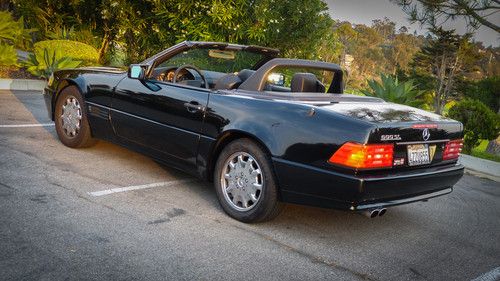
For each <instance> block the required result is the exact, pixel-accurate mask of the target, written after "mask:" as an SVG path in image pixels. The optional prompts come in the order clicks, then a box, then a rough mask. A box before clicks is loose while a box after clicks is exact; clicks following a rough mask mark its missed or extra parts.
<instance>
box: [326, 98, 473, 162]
mask: <svg viewBox="0 0 500 281" xmlns="http://www.w3.org/2000/svg"><path fill="white" fill-rule="evenodd" d="M318 106H319V107H321V108H322V109H326V110H330V111H334V112H337V113H340V114H342V115H346V116H349V117H353V118H356V119H360V120H363V121H366V122H370V123H373V124H375V125H376V126H375V127H374V129H373V130H372V131H371V132H370V134H369V136H368V139H367V144H385V143H392V144H394V152H393V166H392V168H393V169H394V168H397V169H414V168H419V167H428V166H435V165H441V164H445V163H452V162H456V161H457V159H456V158H452V159H446V158H447V157H444V158H443V156H444V153H445V151H446V152H448V155H450V154H449V153H450V150H449V149H450V148H451V149H452V150H451V152H453V151H454V149H459V148H460V147H457V145H455V144H453V143H452V144H451V147H449V148H448V150H447V146H450V141H453V140H457V139H461V138H462V137H463V132H462V130H463V126H462V124H461V123H460V122H457V121H454V120H452V119H448V118H446V117H443V116H441V115H437V114H434V113H431V112H427V111H424V110H421V109H417V108H413V107H409V106H405V105H399V104H394V103H387V102H339V103H331V104H328V105H318Z"/></svg>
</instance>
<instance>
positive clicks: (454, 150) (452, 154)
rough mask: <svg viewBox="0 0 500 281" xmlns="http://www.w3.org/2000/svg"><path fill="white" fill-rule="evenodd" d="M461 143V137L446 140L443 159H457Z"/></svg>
mask: <svg viewBox="0 0 500 281" xmlns="http://www.w3.org/2000/svg"><path fill="white" fill-rule="evenodd" d="M463 145H464V141H463V140H462V139H459V140H451V141H449V142H447V143H446V146H445V148H444V151H443V160H451V159H457V158H458V155H459V154H460V152H461V151H462V146H463Z"/></svg>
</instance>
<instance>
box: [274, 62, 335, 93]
mask: <svg viewBox="0 0 500 281" xmlns="http://www.w3.org/2000/svg"><path fill="white" fill-rule="evenodd" d="M333 76H334V73H333V72H332V71H328V70H321V69H313V68H293V67H277V68H275V69H273V70H272V71H271V72H270V73H269V74H268V75H267V79H266V87H265V90H266V91H275V92H310V93H326V91H328V88H329V87H330V85H331V83H332V81H333V78H334V77H333Z"/></svg>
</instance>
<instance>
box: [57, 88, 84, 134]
mask: <svg viewBox="0 0 500 281" xmlns="http://www.w3.org/2000/svg"><path fill="white" fill-rule="evenodd" d="M60 118H61V125H62V126H61V127H62V129H63V131H64V133H65V134H66V135H67V136H68V137H70V138H73V137H75V136H76V135H77V134H78V132H79V131H80V126H81V121H82V109H81V107H80V103H79V102H78V100H77V99H76V98H75V97H73V96H69V97H68V98H67V99H66V100H65V101H64V104H63V106H62V112H61V116H60Z"/></svg>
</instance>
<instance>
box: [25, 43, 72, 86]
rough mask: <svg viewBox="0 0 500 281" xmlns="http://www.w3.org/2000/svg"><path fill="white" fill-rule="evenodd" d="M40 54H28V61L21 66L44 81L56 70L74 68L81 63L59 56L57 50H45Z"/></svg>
mask: <svg viewBox="0 0 500 281" xmlns="http://www.w3.org/2000/svg"><path fill="white" fill-rule="evenodd" d="M42 53H43V55H41V56H40V53H35V54H30V55H29V57H28V60H27V61H25V62H23V65H24V66H25V67H26V68H27V70H28V71H29V72H30V73H31V74H33V75H35V76H39V77H42V78H45V79H47V78H48V77H49V76H50V75H51V74H52V73H53V72H54V71H56V70H60V69H65V68H75V67H78V66H79V65H80V64H81V61H77V60H74V59H72V58H70V57H62V56H60V55H59V54H58V53H57V50H49V49H46V48H45V49H43V52H42Z"/></svg>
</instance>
